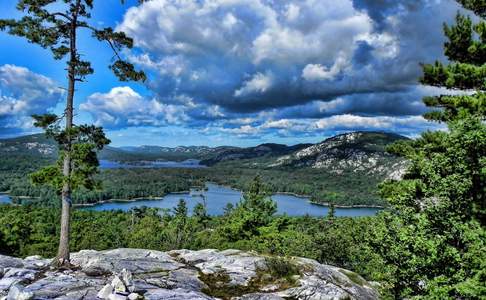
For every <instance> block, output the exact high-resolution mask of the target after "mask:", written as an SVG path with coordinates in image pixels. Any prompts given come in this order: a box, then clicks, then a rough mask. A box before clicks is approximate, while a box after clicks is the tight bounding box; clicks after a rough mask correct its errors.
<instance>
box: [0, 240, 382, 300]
mask: <svg viewBox="0 0 486 300" xmlns="http://www.w3.org/2000/svg"><path fill="white" fill-rule="evenodd" d="M71 257H72V260H71V262H72V263H73V264H74V265H76V266H78V267H79V269H75V270H71V271H68V272H66V271H48V269H46V268H45V267H43V266H47V263H48V262H49V260H46V259H42V258H40V257H37V256H35V257H29V258H26V259H18V258H12V257H7V256H0V268H1V269H0V270H1V271H2V272H1V273H0V277H1V278H0V299H2V297H5V296H6V298H5V299H7V300H13V299H15V300H30V299H57V300H68V299H113V300H119V299H120V300H122V299H123V300H126V299H128V300H137V299H140V300H141V299H147V300H158V299H164V300H179V299H180V300H182V299H184V300H208V299H232V300H280V299H306V300H313V299H316V300H317V299H364V300H368V299H369V300H374V299H378V298H379V294H378V292H377V291H376V289H375V286H376V283H369V282H367V281H366V280H365V279H363V278H362V277H361V276H359V275H358V274H356V273H353V272H351V271H348V270H345V269H341V268H337V267H334V266H329V265H322V264H319V263H318V262H317V261H315V260H311V259H305V258H278V260H280V261H282V262H283V263H286V264H291V265H292V267H293V270H294V271H293V273H290V274H280V275H275V274H278V272H272V269H271V268H272V266H271V264H269V261H270V259H269V258H268V257H265V256H262V255H259V254H257V253H253V252H244V251H240V250H225V251H218V250H215V249H206V250H200V251H190V250H176V251H170V252H160V251H152V250H143V249H115V250H107V251H94V250H84V251H80V252H78V253H73V254H72V255H71ZM272 259H276V258H272ZM284 269H285V268H284ZM46 270H47V271H46ZM2 300H3V299H2Z"/></svg>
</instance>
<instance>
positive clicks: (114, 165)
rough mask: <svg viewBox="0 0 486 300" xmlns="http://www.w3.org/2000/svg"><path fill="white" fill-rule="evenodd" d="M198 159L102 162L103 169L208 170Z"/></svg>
mask: <svg viewBox="0 0 486 300" xmlns="http://www.w3.org/2000/svg"><path fill="white" fill-rule="evenodd" d="M199 162H200V161H199V160H197V159H188V160H184V161H137V162H133V163H123V162H118V161H112V160H104V159H102V160H100V168H101V169H131V168H150V169H154V168H155V169H162V168H184V169H197V168H206V166H204V165H201V164H199Z"/></svg>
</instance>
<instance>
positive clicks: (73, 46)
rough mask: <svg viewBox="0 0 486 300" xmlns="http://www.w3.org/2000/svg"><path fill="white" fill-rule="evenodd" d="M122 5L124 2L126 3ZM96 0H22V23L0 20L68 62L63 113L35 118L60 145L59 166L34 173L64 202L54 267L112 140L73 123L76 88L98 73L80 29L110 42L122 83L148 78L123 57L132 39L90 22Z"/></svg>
mask: <svg viewBox="0 0 486 300" xmlns="http://www.w3.org/2000/svg"><path fill="white" fill-rule="evenodd" d="M122 2H123V1H122ZM93 5H94V4H93V0H19V1H18V3H17V9H18V10H19V11H21V12H22V13H24V14H25V16H24V17H22V18H21V19H19V20H14V19H7V20H0V30H7V31H8V33H9V34H12V35H16V36H20V37H24V38H26V39H27V40H28V41H29V42H30V43H34V44H37V45H39V46H41V47H43V48H45V49H49V50H50V51H51V52H52V54H53V57H54V58H55V59H57V60H65V61H66V64H67V79H68V87H67V97H66V108H65V111H64V114H63V115H61V116H57V115H54V114H46V115H35V116H33V117H34V119H35V121H36V122H35V125H36V126H38V127H42V128H44V129H45V130H46V133H47V135H48V136H51V137H53V138H54V139H55V140H56V141H57V142H58V145H59V150H60V157H59V160H58V162H57V164H55V165H53V166H49V167H46V168H43V169H42V170H40V171H38V172H36V173H35V174H32V180H33V182H34V183H36V184H49V185H51V186H53V187H54V188H55V189H56V190H57V191H58V192H59V193H60V194H61V201H62V204H61V206H62V208H61V209H62V213H61V233H60V241H59V250H58V254H57V257H56V259H55V261H54V263H55V264H56V265H58V266H69V265H70V263H69V227H70V225H69V224H70V211H71V193H72V191H73V189H76V188H79V187H81V186H84V187H86V188H88V189H93V188H95V187H96V186H97V185H98V183H97V182H96V181H95V180H94V178H93V176H94V175H95V174H96V172H97V171H98V166H99V163H98V159H97V157H96V151H97V150H101V149H102V148H103V147H104V146H105V145H107V144H108V143H109V142H110V141H109V140H108V139H107V138H106V137H105V134H104V132H103V129H102V128H100V127H95V126H90V125H76V124H74V120H73V118H74V106H73V102H74V94H75V91H76V84H77V83H78V82H84V81H85V79H86V76H88V75H90V74H92V73H93V72H94V70H93V68H92V67H91V64H90V62H89V61H86V60H84V59H82V53H81V52H80V50H79V48H78V36H79V35H78V34H79V31H80V30H87V31H89V32H91V34H92V36H93V38H95V39H97V40H99V41H102V42H106V43H107V45H108V46H109V47H110V48H111V49H112V50H113V54H114V56H113V61H112V64H111V65H110V66H109V67H110V69H111V70H112V71H113V73H114V74H115V75H116V76H117V77H118V78H119V79H120V80H122V81H128V80H135V81H138V80H145V74H144V73H143V72H139V71H136V70H135V68H134V66H133V65H132V64H130V63H128V62H127V61H125V60H124V59H123V58H122V57H121V56H120V51H121V50H122V49H123V48H131V47H132V46H133V40H132V39H131V38H129V37H127V36H126V35H125V33H123V32H115V31H114V30H113V28H110V27H107V28H101V29H99V28H97V27H96V26H94V25H92V24H90V22H89V21H90V19H91V13H90V11H91V10H92V9H93Z"/></svg>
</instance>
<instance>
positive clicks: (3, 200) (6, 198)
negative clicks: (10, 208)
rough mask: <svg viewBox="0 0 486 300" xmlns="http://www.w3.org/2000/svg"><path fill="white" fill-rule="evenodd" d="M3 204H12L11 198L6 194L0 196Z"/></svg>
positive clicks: (0, 202) (0, 201)
mask: <svg viewBox="0 0 486 300" xmlns="http://www.w3.org/2000/svg"><path fill="white" fill-rule="evenodd" d="M2 203H10V197H9V196H8V195H5V194H0V204H2Z"/></svg>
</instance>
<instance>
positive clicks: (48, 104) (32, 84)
mask: <svg viewBox="0 0 486 300" xmlns="http://www.w3.org/2000/svg"><path fill="white" fill-rule="evenodd" d="M58 86H59V85H58V84H57V83H56V82H55V81H54V80H52V79H50V78H48V77H46V76H43V75H40V74H37V73H34V72H32V71H30V70H29V69H27V68H24V67H19V66H15V65H8V64H7V65H3V66H0V129H2V128H10V129H11V130H15V129H17V130H18V131H24V130H30V129H32V127H33V121H32V118H31V117H30V116H31V115H32V114H44V113H47V112H49V111H51V110H52V109H53V108H54V107H55V106H56V105H57V103H59V101H61V100H62V98H63V95H64V93H63V90H62V89H60V88H59V87H58ZM9 131H10V130H9Z"/></svg>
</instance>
